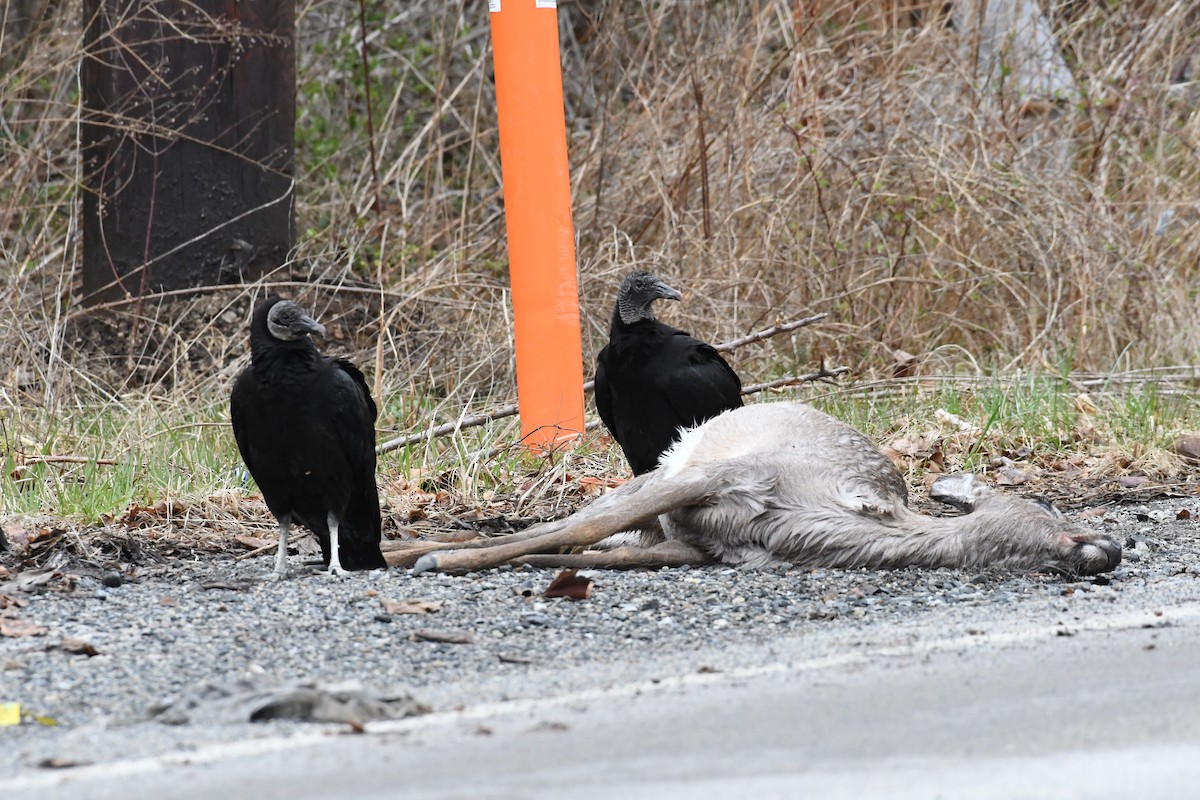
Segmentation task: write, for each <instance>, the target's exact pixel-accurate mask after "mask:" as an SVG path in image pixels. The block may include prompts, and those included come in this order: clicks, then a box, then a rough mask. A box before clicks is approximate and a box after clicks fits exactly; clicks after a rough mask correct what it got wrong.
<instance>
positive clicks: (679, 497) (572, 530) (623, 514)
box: [413, 470, 714, 575]
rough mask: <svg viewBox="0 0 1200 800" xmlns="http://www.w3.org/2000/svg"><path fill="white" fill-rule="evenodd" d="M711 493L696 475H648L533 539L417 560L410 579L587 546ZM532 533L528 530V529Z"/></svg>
mask: <svg viewBox="0 0 1200 800" xmlns="http://www.w3.org/2000/svg"><path fill="white" fill-rule="evenodd" d="M713 488H714V482H713V480H712V479H710V478H709V477H707V476H706V475H704V473H703V472H702V471H700V470H690V471H689V470H685V471H684V472H681V473H679V474H678V475H676V476H674V477H672V478H664V477H663V476H662V475H659V474H657V473H655V472H648V473H646V474H645V475H640V476H638V477H637V478H634V479H633V480H631V481H629V482H628V483H626V484H625V485H624V486H622V487H620V488H619V489H617V490H615V491H613V492H609V493H608V494H606V495H605V496H604V497H601V498H600V499H599V500H597V501H596V502H594V503H592V504H591V505H590V506H588V507H587V508H584V509H583V510H581V511H577V512H576V513H574V514H572V515H571V516H569V517H567V518H566V519H563V520H557V521H555V522H547V523H543V524H542V525H538V526H535V527H537V528H539V529H540V531H539V532H538V533H537V534H536V535H530V536H527V537H525V538H523V539H521V540H519V541H511V537H498V538H496V539H489V540H487V541H488V545H487V546H485V547H480V548H457V549H455V548H442V550H441V551H439V552H435V553H429V554H427V555H423V556H421V557H420V558H419V559H417V563H416V564H415V565H414V566H413V574H414V575H418V574H420V573H422V572H429V571H439V572H473V571H475V570H481V569H490V568H492V567H496V566H499V565H500V564H503V563H505V562H507V561H510V560H512V559H514V558H517V557H519V556H526V555H530V554H532V553H546V552H549V551H552V550H557V549H559V548H563V547H587V546H589V545H593V544H595V543H596V542H599V541H600V540H601V539H604V538H606V537H608V536H611V535H612V534H614V533H617V532H618V531H625V530H629V529H631V528H637V527H641V526H644V525H648V524H650V523H651V522H652V521H653V520H655V519H657V518H658V515H659V514H664V513H666V512H668V511H672V510H674V509H676V508H682V507H684V506H688V505H695V504H696V503H699V502H701V501H702V500H703V499H704V498H705V497H706V496H708V495H709V494H710V493H711V491H712V489H713ZM531 531H532V529H531Z"/></svg>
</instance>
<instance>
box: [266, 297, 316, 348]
mask: <svg viewBox="0 0 1200 800" xmlns="http://www.w3.org/2000/svg"><path fill="white" fill-rule="evenodd" d="M267 330H269V331H270V332H271V335H272V336H274V337H275V338H276V339H280V340H282V341H285V342H294V341H296V340H297V339H300V338H302V337H304V336H306V335H308V334H313V335H316V336H324V335H325V326H324V325H322V324H321V323H319V322H317V321H316V320H315V319H313V318H312V317H310V316H309V315H308V314H307V313H305V311H304V309H302V308H301V307H300V306H298V305H296V304H295V303H293V302H291V301H290V300H283V301H280V302H278V303H276V304H275V305H274V306H272V308H271V311H270V313H268V314H267Z"/></svg>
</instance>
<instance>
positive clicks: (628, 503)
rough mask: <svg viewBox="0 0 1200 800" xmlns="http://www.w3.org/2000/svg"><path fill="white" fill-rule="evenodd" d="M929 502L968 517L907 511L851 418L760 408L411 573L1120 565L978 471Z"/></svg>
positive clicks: (898, 483)
mask: <svg viewBox="0 0 1200 800" xmlns="http://www.w3.org/2000/svg"><path fill="white" fill-rule="evenodd" d="M929 496H930V499H933V500H937V501H940V502H942V503H946V504H948V505H951V506H954V507H955V508H958V509H959V510H961V511H964V512H967V513H964V514H962V515H957V516H949V517H937V516H931V515H928V514H922V513H919V512H917V511H914V510H913V509H911V508H909V506H908V487H907V485H906V484H905V481H904V477H903V476H902V475H901V474H900V472H899V470H897V469H896V466H895V464H893V463H892V461H891V459H890V458H888V457H887V456H886V455H884V454H883V453H882V452H881V451H880V450H879V449H878V448H876V447H875V445H874V444H873V443H872V442H871V440H870V439H868V438H867V437H866V436H864V435H863V434H861V433H859V432H858V431H856V430H855V429H854V428H851V427H850V426H849V425H847V424H845V423H844V422H841V421H840V420H838V419H835V418H834V417H831V416H829V415H828V414H825V413H823V412H821V411H818V410H817V409H815V408H813V407H812V406H808V405H805V404H804V403H796V402H784V403H756V404H754V405H749V406H745V407H744V408H737V409H733V410H732V411H727V412H725V413H723V414H720V415H718V416H716V417H713V418H712V419H710V420H708V421H707V422H705V423H704V424H702V425H701V426H699V427H698V428H692V429H691V430H689V431H687V432H686V433H684V434H683V436H682V437H681V438H680V440H679V442H678V443H677V444H675V445H674V446H673V447H672V448H671V449H670V450H669V451H668V452H667V453H666V454H665V455H664V456H663V458H662V461H661V464H660V465H659V467H658V469H655V470H653V471H651V472H649V473H647V474H645V475H640V476H638V477H636V478H634V479H633V480H631V481H628V482H626V483H625V484H624V485H622V486H620V487H618V488H617V489H615V490H613V491H611V492H609V493H607V494H605V495H604V496H602V497H601V498H600V499H598V500H596V501H595V502H593V503H592V504H591V505H589V506H587V507H586V508H584V509H583V510H581V511H578V512H576V513H575V514H573V515H571V516H570V517H567V518H566V519H562V520H555V521H553V522H546V523H542V524H540V525H535V526H532V527H530V528H526V529H525V530H523V531H521V532H520V533H516V534H512V535H511V536H497V537H495V538H493V539H486V540H482V541H478V540H476V541H473V542H460V543H454V544H442V545H441V550H442V552H433V553H426V554H425V555H422V556H421V558H420V559H418V560H417V562H416V564H415V565H414V567H413V571H414V573H419V572H424V571H426V570H444V571H450V572H466V571H471V570H479V569H486V568H488V567H494V566H497V565H499V564H502V563H504V562H506V561H509V560H510V559H521V561H522V562H523V563H526V564H532V565H534V566H565V567H575V568H581V567H583V568H606V567H608V568H626V567H637V568H646V567H649V568H653V567H658V566H666V565H675V566H678V565H681V564H712V563H725V564H733V565H736V566H745V567H750V568H758V567H764V566H773V565H782V564H795V565H799V566H802V567H838V568H855V569H857V568H864V569H890V568H901V567H908V566H918V567H926V568H939V567H952V568H960V569H969V570H972V571H977V570H980V569H985V568H987V567H1004V568H1008V569H1023V570H1053V571H1056V572H1062V573H1065V574H1068V575H1095V574H1097V573H1100V572H1107V571H1109V570H1112V569H1114V568H1115V567H1116V566H1117V565H1118V564H1119V563H1120V562H1121V545H1120V543H1119V542H1118V541H1117V540H1116V539H1114V538H1112V537H1111V536H1109V535H1108V534H1107V533H1105V532H1104V531H1098V530H1092V529H1090V528H1088V527H1087V526H1085V525H1081V524H1079V523H1076V522H1072V521H1071V520H1069V519H1066V518H1064V517H1063V516H1062V515H1061V514H1060V513H1058V512H1057V511H1056V510H1055V509H1054V508H1053V507H1051V506H1049V505H1044V504H1042V503H1038V502H1035V501H1033V500H1029V499H1026V498H1023V497H1017V496H1014V495H1008V494H1002V493H1000V492H997V491H993V490H992V488H991V487H990V486H988V485H987V484H985V483H984V482H983V481H981V480H980V479H979V478H977V477H975V476H974V475H972V474H970V473H958V474H954V475H943V476H942V477H940V478H938V480H937V481H935V482H934V484H933V485H932V486H931V487H930V490H929ZM655 521H657V522H658V523H659V528H660V530H661V533H660V535H659V536H657V537H656V539H655V540H643V541H644V544H645V545H650V546H643V547H619V548H617V549H615V550H605V551H589V552H582V553H578V552H562V551H563V549H564V548H566V549H573V548H579V547H585V546H587V545H592V544H596V543H597V542H600V541H601V540H602V539H604V538H605V537H608V536H610V535H611V534H614V533H617V532H619V531H627V530H630V529H633V528H641V529H643V530H645V529H647V528H649V527H650V526H651V525H652V524H653V523H654V522H655ZM469 548H473V549H469ZM531 554H541V555H531Z"/></svg>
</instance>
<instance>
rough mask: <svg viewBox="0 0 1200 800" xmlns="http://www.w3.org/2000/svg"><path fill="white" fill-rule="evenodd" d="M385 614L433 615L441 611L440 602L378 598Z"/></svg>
mask: <svg viewBox="0 0 1200 800" xmlns="http://www.w3.org/2000/svg"><path fill="white" fill-rule="evenodd" d="M379 602H380V604H381V605H382V606H383V611H384V613H385V614H435V613H437V612H438V611H441V610H442V603H441V601H440V600H389V599H387V598H386V597H381V598H379Z"/></svg>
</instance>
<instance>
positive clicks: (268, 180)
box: [80, 0, 296, 305]
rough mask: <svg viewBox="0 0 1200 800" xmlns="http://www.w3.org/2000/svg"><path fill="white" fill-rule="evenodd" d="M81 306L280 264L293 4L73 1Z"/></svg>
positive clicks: (287, 211)
mask: <svg viewBox="0 0 1200 800" xmlns="http://www.w3.org/2000/svg"><path fill="white" fill-rule="evenodd" d="M83 11H84V24H85V33H84V42H85V54H84V59H83V64H82V74H81V83H82V90H83V112H82V124H81V137H80V138H81V141H80V146H81V149H82V153H81V155H82V159H83V188H84V193H83V226H82V227H83V286H82V291H83V302H84V304H85V305H93V304H96V303H99V302H103V301H106V300H113V299H117V298H122V297H127V296H141V295H143V294H146V293H149V292H155V291H163V290H173V289H186V288H192V287H201V286H209V285H214V284H218V283H233V282H238V281H240V280H243V279H244V278H247V277H254V276H256V275H258V274H261V273H262V272H264V271H266V270H268V269H270V268H273V267H276V266H278V265H279V264H281V263H283V262H284V261H285V260H286V259H287V256H288V253H289V251H290V250H291V248H292V245H293V242H294V239H295V219H294V213H293V205H294V202H293V175H294V167H293V164H294V161H293V152H294V141H293V140H294V134H295V120H296V57H295V18H294V3H293V2H292V1H291V0H254V2H249V3H248V2H238V0H84V2H83Z"/></svg>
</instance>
